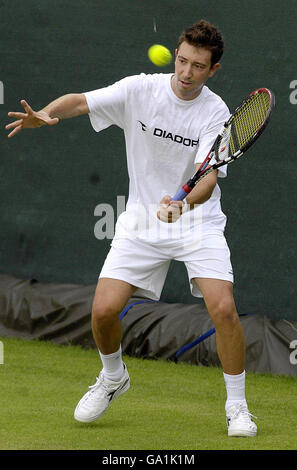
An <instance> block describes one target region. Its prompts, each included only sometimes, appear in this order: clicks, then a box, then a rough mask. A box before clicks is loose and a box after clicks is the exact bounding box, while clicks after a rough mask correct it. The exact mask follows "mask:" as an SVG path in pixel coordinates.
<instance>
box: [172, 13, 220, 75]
mask: <svg viewBox="0 0 297 470" xmlns="http://www.w3.org/2000/svg"><path fill="white" fill-rule="evenodd" d="M184 41H186V42H187V43H188V44H190V45H191V46H195V47H204V48H205V49H208V50H209V51H211V66H213V65H214V64H216V63H217V62H219V60H220V58H221V57H222V55H223V52H224V40H223V37H222V34H221V33H220V31H219V30H218V29H217V27H216V26H214V25H213V24H211V23H209V22H208V21H206V20H200V21H199V22H198V23H194V24H193V25H192V26H190V27H188V28H185V30H184V31H183V33H182V34H181V35H180V37H179V39H178V43H177V49H179V47H180V45H181V43H182V42H184Z"/></svg>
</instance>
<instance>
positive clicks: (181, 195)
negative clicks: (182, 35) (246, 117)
mask: <svg viewBox="0 0 297 470" xmlns="http://www.w3.org/2000/svg"><path fill="white" fill-rule="evenodd" d="M257 93H267V94H268V95H269V100H270V104H269V108H268V111H267V114H266V117H265V119H264V121H263V122H262V123H261V125H260V126H259V127H258V129H257V130H256V131H255V133H254V135H253V136H252V137H251V138H250V139H249V141H248V142H247V143H246V144H245V145H244V146H243V147H242V148H241V149H239V150H237V151H236V152H235V153H234V154H233V155H231V156H229V157H227V158H225V159H224V160H221V161H219V162H218V163H214V164H213V165H211V166H209V163H210V161H211V160H212V158H213V157H214V156H215V157H216V159H218V155H217V152H218V149H219V145H220V142H221V140H222V137H223V135H224V132H225V130H226V129H227V128H228V127H229V126H230V125H231V123H232V121H233V120H234V117H235V115H236V113H237V112H238V111H239V110H240V109H241V108H242V106H244V105H245V103H247V102H248V101H249V100H250V99H251V97H252V96H253V95H255V94H257ZM274 105H275V97H274V94H273V93H272V92H271V91H270V90H269V89H268V88H258V89H257V90H255V91H253V92H252V93H250V94H249V96H248V97H247V98H246V99H245V100H244V101H243V102H242V103H241V104H240V105H239V106H237V108H236V109H235V111H234V112H233V113H232V114H231V116H230V117H229V119H228V120H227V121H226V122H225V123H224V125H223V127H222V129H221V131H220V133H219V134H218V136H217V137H216V139H215V141H214V143H213V145H212V147H211V149H210V151H209V152H208V154H207V156H206V158H205V159H204V161H203V162H202V163H201V165H200V167H199V169H198V170H197V171H196V172H195V173H194V175H193V176H192V177H191V178H190V179H189V180H188V181H187V183H186V184H184V185H183V186H182V188H181V189H180V190H179V191H178V192H177V193H176V194H175V196H174V197H173V198H172V200H173V201H182V200H183V199H185V197H186V196H187V195H188V194H189V193H190V192H191V191H192V189H193V188H194V187H195V186H196V184H197V183H198V182H199V181H200V180H201V179H202V178H204V176H206V175H207V174H209V173H210V172H211V171H213V170H217V169H218V168H220V167H221V166H223V165H227V164H229V163H232V162H234V161H235V160H237V159H238V158H239V157H240V156H241V155H242V154H243V153H245V152H246V151H247V150H248V149H249V147H251V145H252V144H253V143H254V142H255V141H256V140H257V139H258V138H259V137H260V135H261V134H262V132H263V131H264V129H265V128H266V126H267V124H268V122H269V121H270V118H271V113H272V110H273V108H274Z"/></svg>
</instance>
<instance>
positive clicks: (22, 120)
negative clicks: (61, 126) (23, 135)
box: [5, 100, 59, 137]
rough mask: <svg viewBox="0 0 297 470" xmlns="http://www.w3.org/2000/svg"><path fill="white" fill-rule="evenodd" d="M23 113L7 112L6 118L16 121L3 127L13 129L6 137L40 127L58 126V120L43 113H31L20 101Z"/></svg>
mask: <svg viewBox="0 0 297 470" xmlns="http://www.w3.org/2000/svg"><path fill="white" fill-rule="evenodd" d="M21 105H22V106H23V108H24V110H25V113H19V112H13V111H11V112H9V113H8V116H9V117H12V118H15V119H16V121H13V122H11V123H10V124H7V125H6V126H5V129H7V130H10V129H13V130H12V131H11V132H10V134H8V137H14V136H15V135H16V134H17V133H18V132H20V131H21V130H22V129H27V128H34V127H41V126H45V125H48V126H53V125H55V124H58V122H59V118H51V117H50V116H49V115H48V114H47V113H46V112H45V111H33V109H32V108H31V107H30V106H29V105H28V103H27V102H26V101H25V100H22V101H21Z"/></svg>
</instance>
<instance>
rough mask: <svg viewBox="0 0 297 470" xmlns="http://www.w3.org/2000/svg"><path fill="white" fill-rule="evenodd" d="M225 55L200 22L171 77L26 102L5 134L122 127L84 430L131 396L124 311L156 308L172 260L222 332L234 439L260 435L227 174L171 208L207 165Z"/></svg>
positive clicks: (220, 107) (212, 30)
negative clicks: (232, 246)
mask: <svg viewBox="0 0 297 470" xmlns="http://www.w3.org/2000/svg"><path fill="white" fill-rule="evenodd" d="M223 49H224V41H223V38H222V35H221V33H220V32H219V31H218V29H217V28H216V27H215V26H213V25H212V24H210V23H209V22H207V21H205V20H201V21H200V22H198V23H195V24H194V25H192V26H190V27H189V28H186V29H185V30H184V32H183V33H182V34H181V36H180V38H179V40H178V44H177V48H176V51H175V71H174V73H169V74H162V73H160V74H151V75H150V74H140V75H136V76H129V77H125V78H123V79H121V80H119V81H118V82H116V83H114V84H112V85H110V86H107V87H106V88H102V89H98V90H94V91H90V92H85V93H81V94H68V95H65V96H62V97H60V98H58V99H57V100H55V101H53V102H51V103H50V104H49V105H48V106H46V107H45V108H43V109H42V110H41V111H38V112H36V111H34V110H33V109H32V108H31V107H30V106H29V104H28V103H27V102H26V101H24V100H23V101H21V103H22V105H23V107H24V110H25V112H24V113H18V112H10V113H9V116H10V117H13V118H16V121H14V122H12V123H10V124H8V125H7V126H6V128H7V129H10V130H11V132H10V134H9V137H13V136H14V135H15V134H17V133H18V132H19V131H20V130H21V129H23V128H30V127H31V128H32V127H40V126H43V125H55V124H57V123H58V122H59V120H61V119H67V118H72V117H76V116H80V115H83V114H88V115H89V117H90V121H91V124H92V126H93V128H94V129H95V131H96V132H100V131H101V130H103V129H105V128H107V127H109V126H111V125H116V126H118V127H119V128H121V129H123V131H124V134H125V140H126V153H127V164H128V173H129V182H130V186H129V198H128V201H127V205H126V210H125V211H124V212H123V213H122V214H121V215H120V217H119V218H118V220H117V224H116V230H115V236H114V239H113V241H112V244H111V249H110V251H109V253H108V255H107V258H106V260H105V263H104V265H103V268H102V270H101V272H100V275H99V280H98V285H97V287H96V292H95V296H94V301H93V308H92V331H93V335H94V340H95V342H96V345H97V347H98V350H99V354H100V358H101V361H102V370H101V372H100V374H99V377H97V380H96V383H95V384H94V385H92V386H90V387H89V391H87V393H86V394H85V395H84V396H83V397H82V399H81V400H80V401H79V403H78V405H77V407H76V409H75V412H74V417H75V419H76V420H78V421H80V422H84V423H88V422H90V421H93V420H95V419H97V418H99V417H100V416H101V415H102V414H103V413H104V412H105V411H106V410H107V408H108V406H109V405H110V404H111V403H112V401H113V400H114V399H115V398H117V397H119V396H120V395H121V394H123V393H124V392H125V391H127V390H128V389H129V387H130V378H129V374H128V370H127V367H126V365H125V364H124V363H123V361H122V351H121V339H122V327H121V322H120V313H121V312H122V310H123V308H124V307H125V306H126V304H127V302H128V301H129V299H130V297H131V296H132V295H133V294H136V295H139V296H144V297H147V298H150V299H153V300H158V299H159V298H160V295H161V292H162V288H163V285H164V282H165V278H166V275H167V272H168V268H169V264H170V261H171V260H173V259H174V260H178V261H183V262H184V263H185V266H186V268H187V272H188V277H189V285H190V289H191V292H192V294H193V296H198V297H201V296H203V298H204V301H205V304H206V307H207V309H208V312H209V315H210V317H211V319H212V321H213V324H214V326H215V330H216V345H217V351H218V355H219V358H220V361H221V364H222V369H223V377H224V381H225V385H226V392H227V398H226V402H225V411H226V418H227V430H228V435H229V436H255V435H256V433H257V427H256V425H255V423H254V421H253V420H252V415H251V413H250V412H249V409H248V406H247V401H246V397H245V338H244V333H243V329H242V327H241V324H240V321H239V317H238V314H237V310H236V306H235V302H234V297H233V272H232V265H231V261H230V252H229V248H228V245H227V242H226V239H225V235H224V230H225V225H226V216H225V215H224V213H223V212H222V209H221V204H220V196H221V193H220V188H219V186H218V184H217V178H218V177H225V176H226V171H227V168H226V166H224V167H223V168H222V169H220V170H219V171H213V172H211V173H209V174H208V175H207V176H206V177H205V178H203V179H202V180H201V181H200V182H199V183H198V184H197V186H196V187H195V188H194V189H193V190H192V192H191V193H190V194H189V195H188V196H187V198H186V201H185V202H181V201H172V200H171V197H172V195H173V194H175V193H176V191H177V189H178V188H179V187H181V186H182V185H183V184H184V183H185V182H186V181H187V180H188V179H189V178H190V177H191V176H192V174H193V173H194V172H195V170H196V168H198V167H199V164H200V163H201V162H202V161H203V160H204V158H205V156H206V155H207V153H208V150H209V148H210V147H211V145H212V143H213V141H214V139H215V137H216V136H217V134H218V132H219V130H220V128H221V126H222V124H223V123H224V122H225V121H226V119H227V118H228V116H229V114H230V113H229V110H228V108H227V106H226V104H225V103H224V101H223V100H222V99H221V98H220V97H219V96H218V95H217V94H215V93H214V92H212V91H211V90H210V89H209V88H208V87H207V86H206V82H207V80H208V79H210V78H211V77H213V76H214V75H215V74H216V73H217V71H218V70H219V68H220V59H221V57H222V54H223Z"/></svg>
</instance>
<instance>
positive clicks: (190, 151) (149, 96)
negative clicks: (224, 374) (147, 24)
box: [85, 73, 230, 245]
mask: <svg viewBox="0 0 297 470" xmlns="http://www.w3.org/2000/svg"><path fill="white" fill-rule="evenodd" d="M171 77H172V74H152V75H147V74H143V73H142V74H140V75H135V76H130V77H126V78H124V79H122V80H120V81H118V82H116V83H114V84H113V85H111V86H108V87H106V88H101V89H98V90H94V91H90V92H86V93H85V97H86V100H87V103H88V106H89V110H90V115H89V116H90V120H91V124H92V126H93V128H94V129H95V131H97V132H99V131H101V130H103V129H105V128H107V127H109V126H111V125H116V126H118V127H120V128H121V129H123V131H124V134H125V141H126V154H127V167H128V174H129V198H128V201H127V205H126V210H125V212H123V213H122V214H121V215H120V217H119V219H118V221H117V225H116V233H115V236H129V237H135V236H136V237H139V238H141V239H144V240H147V241H151V242H154V243H159V242H161V243H164V242H167V243H168V245H172V244H180V243H183V244H184V243H185V242H186V241H187V240H190V241H191V240H192V239H193V237H194V238H195V237H197V234H198V233H199V236H201V233H202V229H203V233H211V232H214V231H215V232H216V233H218V232H222V231H224V228H225V223H226V216H225V215H224V214H223V212H222V210H221V204H220V196H221V192H220V188H219V186H218V185H216V187H215V189H214V191H213V193H212V196H211V197H210V199H209V200H208V201H206V202H205V203H204V204H201V205H198V206H197V207H196V208H195V209H193V210H192V211H189V212H186V213H184V214H183V215H182V216H181V217H180V218H179V219H178V221H177V222H175V223H173V224H167V223H164V222H161V221H160V220H159V219H158V218H157V208H158V207H159V203H160V201H161V199H162V197H163V196H164V195H166V194H168V195H170V196H174V194H175V193H176V192H177V191H178V190H179V189H180V187H181V186H182V185H183V184H184V183H186V182H187V180H188V179H189V178H190V177H191V176H192V175H193V174H194V172H195V164H196V163H198V162H202V161H203V160H204V159H205V157H206V155H207V153H208V151H209V149H210V147H211V145H212V143H213V141H214V139H215V137H216V136H217V134H218V132H219V130H220V129H221V127H222V125H223V123H224V122H225V121H226V120H227V118H228V117H229V115H230V113H229V110H228V108H227V106H226V104H225V103H224V101H223V100H222V99H221V98H220V97H219V96H218V95H216V94H215V93H213V92H212V91H211V90H210V89H209V88H208V87H207V86H204V87H203V89H202V91H201V93H200V95H199V96H198V97H197V98H195V99H193V100H190V101H186V100H182V99H179V98H178V97H177V96H176V95H175V93H174V92H173V90H172V88H171V83H170V81H171ZM219 176H220V177H224V176H226V166H224V167H223V168H222V169H220V171H219Z"/></svg>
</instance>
